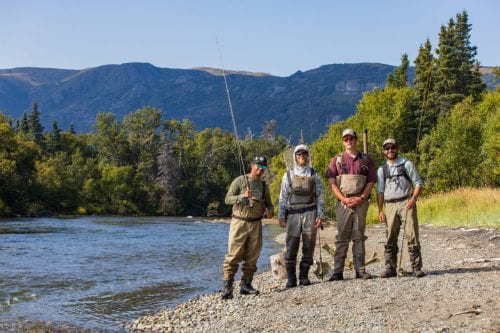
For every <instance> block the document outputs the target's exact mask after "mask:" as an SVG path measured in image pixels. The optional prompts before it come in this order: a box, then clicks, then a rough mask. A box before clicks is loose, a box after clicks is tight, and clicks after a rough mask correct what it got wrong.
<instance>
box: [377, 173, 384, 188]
mask: <svg viewBox="0 0 500 333" xmlns="http://www.w3.org/2000/svg"><path fill="white" fill-rule="evenodd" d="M384 191H385V181H384V169H383V167H380V168H378V170H377V193H384Z"/></svg>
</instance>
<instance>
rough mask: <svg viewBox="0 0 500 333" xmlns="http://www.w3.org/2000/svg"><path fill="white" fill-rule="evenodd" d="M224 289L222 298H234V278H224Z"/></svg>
mask: <svg viewBox="0 0 500 333" xmlns="http://www.w3.org/2000/svg"><path fill="white" fill-rule="evenodd" d="M223 286H224V287H223V289H222V295H221V297H222V299H231V298H233V280H232V279H230V280H224V285H223Z"/></svg>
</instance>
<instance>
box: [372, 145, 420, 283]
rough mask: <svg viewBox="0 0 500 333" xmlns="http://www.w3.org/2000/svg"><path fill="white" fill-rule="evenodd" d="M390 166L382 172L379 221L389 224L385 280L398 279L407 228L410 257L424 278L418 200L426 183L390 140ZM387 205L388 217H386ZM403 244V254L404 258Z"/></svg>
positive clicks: (417, 273)
mask: <svg viewBox="0 0 500 333" xmlns="http://www.w3.org/2000/svg"><path fill="white" fill-rule="evenodd" d="M382 148H383V149H384V156H385V157H386V158H387V161H386V163H384V164H383V165H382V166H381V167H379V168H378V171H377V178H378V185H377V203H378V219H379V221H380V222H382V223H383V222H385V223H386V231H387V232H386V234H387V244H386V245H385V252H384V257H385V271H384V273H382V277H383V278H390V277H395V276H397V274H398V273H397V271H396V266H397V265H396V261H397V257H398V235H399V230H400V229H401V225H403V240H404V239H405V238H406V240H407V243H408V253H409V254H410V261H411V265H412V268H413V275H414V276H415V277H423V276H425V273H424V272H423V271H422V254H421V252H420V241H419V239H418V220H417V206H416V202H417V198H418V196H419V195H420V193H421V192H422V189H423V187H422V179H420V176H419V175H418V172H417V170H416V169H415V166H414V165H413V163H412V162H410V161H409V160H408V159H406V158H404V157H399V156H398V145H397V143H396V140H395V139H393V138H388V139H387V140H385V141H384V143H383V144H382ZM384 203H385V214H384ZM403 245H404V244H403V243H402V244H401V253H400V257H399V259H400V261H399V262H400V265H399V266H400V267H399V268H400V270H401V271H402V268H401V255H402V254H403Z"/></svg>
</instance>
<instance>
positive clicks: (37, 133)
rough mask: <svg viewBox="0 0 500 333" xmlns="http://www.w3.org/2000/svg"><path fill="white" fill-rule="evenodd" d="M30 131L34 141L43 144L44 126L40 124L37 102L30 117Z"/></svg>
mask: <svg viewBox="0 0 500 333" xmlns="http://www.w3.org/2000/svg"><path fill="white" fill-rule="evenodd" d="M29 131H30V135H31V137H32V139H33V140H34V141H35V142H36V143H37V144H38V145H42V142H43V126H42V123H41V122H40V112H39V111H38V104H37V102H35V103H33V110H32V111H31V114H30V116H29Z"/></svg>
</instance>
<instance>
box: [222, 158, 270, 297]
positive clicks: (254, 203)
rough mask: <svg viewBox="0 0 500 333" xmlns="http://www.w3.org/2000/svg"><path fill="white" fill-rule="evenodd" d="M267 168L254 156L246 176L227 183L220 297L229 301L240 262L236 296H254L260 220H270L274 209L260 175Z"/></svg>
mask: <svg viewBox="0 0 500 333" xmlns="http://www.w3.org/2000/svg"><path fill="white" fill-rule="evenodd" d="M266 169H267V159H266V158H265V157H264V156H258V157H255V158H254V159H253V161H252V164H251V169H250V173H249V174H246V175H243V176H239V177H237V178H236V179H235V180H233V182H232V183H231V186H230V187H229V190H228V192H227V194H226V200H225V202H226V204H227V205H233V214H232V219H231V225H230V227H229V240H228V253H227V255H226V257H225V258H224V289H223V290H222V298H223V299H228V298H233V281H234V275H235V274H236V272H237V271H238V266H239V263H240V261H242V260H243V265H242V266H241V270H242V276H241V283H240V293H241V294H242V295H250V294H254V295H257V294H258V293H259V291H258V290H256V289H254V288H253V287H252V279H253V274H254V273H255V271H257V260H258V259H259V255H260V250H261V248H262V217H263V216H264V215H266V217H267V218H272V217H273V212H274V207H273V205H272V202H271V196H270V194H269V188H268V186H267V185H266V183H265V182H264V181H262V180H261V176H262V174H263V173H264V170H266Z"/></svg>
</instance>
